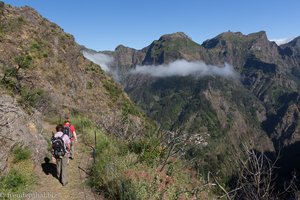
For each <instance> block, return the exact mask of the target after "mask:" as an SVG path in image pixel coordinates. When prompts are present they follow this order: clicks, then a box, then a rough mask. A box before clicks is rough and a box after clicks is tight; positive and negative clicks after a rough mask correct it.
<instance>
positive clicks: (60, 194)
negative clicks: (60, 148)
mask: <svg viewBox="0 0 300 200" xmlns="http://www.w3.org/2000/svg"><path fill="white" fill-rule="evenodd" d="M43 128H44V136H45V137H48V138H51V135H52V131H54V130H55V125H51V124H49V123H47V122H45V123H44V127H43ZM49 155H51V154H50V152H49ZM92 160H93V159H92V152H91V148H89V147H87V146H86V145H84V144H83V142H82V140H81V137H80V136H79V137H78V143H76V146H75V158H74V160H70V161H69V164H68V180H69V181H68V182H69V183H68V184H67V185H66V186H62V185H61V183H60V182H59V181H58V180H57V179H56V177H55V174H56V165H55V162H53V161H51V160H50V161H49V163H46V162H44V163H41V165H37V166H36V167H35V169H34V170H35V174H36V175H37V177H38V181H37V184H36V185H35V186H34V188H33V189H32V191H33V192H32V193H34V194H35V195H41V196H40V198H38V199H43V198H46V199H60V200H64V199H66V200H70V199H72V200H73V199H80V200H84V199H88V200H94V199H95V200H96V199H97V200H98V199H103V198H102V197H101V196H99V195H96V194H95V193H93V192H92V191H91V189H90V188H89V187H88V186H87V185H86V183H85V181H86V178H87V174H86V172H87V171H88V167H89V166H90V164H91V162H92ZM43 195H44V196H43Z"/></svg>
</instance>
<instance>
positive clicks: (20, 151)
mask: <svg viewBox="0 0 300 200" xmlns="http://www.w3.org/2000/svg"><path fill="white" fill-rule="evenodd" d="M13 154H14V160H13V161H14V162H15V163H16V162H20V161H22V160H27V159H29V158H30V157H31V151H30V149H28V148H22V147H19V146H18V147H16V148H15V150H14V151H13Z"/></svg>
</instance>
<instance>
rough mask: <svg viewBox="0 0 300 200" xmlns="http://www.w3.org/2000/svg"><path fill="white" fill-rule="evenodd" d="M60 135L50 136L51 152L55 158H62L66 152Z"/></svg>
mask: <svg viewBox="0 0 300 200" xmlns="http://www.w3.org/2000/svg"><path fill="white" fill-rule="evenodd" d="M63 136H64V135H62V136H61V137H52V141H51V143H52V154H53V156H54V157H55V158H62V157H63V156H64V155H65V154H66V153H67V151H66V148H65V144H64V141H63V139H62V137H63Z"/></svg>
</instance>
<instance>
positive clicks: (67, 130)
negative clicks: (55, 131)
mask: <svg viewBox="0 0 300 200" xmlns="http://www.w3.org/2000/svg"><path fill="white" fill-rule="evenodd" d="M70 127H71V124H70V125H68V126H64V131H63V132H64V135H67V136H68V137H69V138H70V139H71V138H72V137H73V134H72V131H71V128H70Z"/></svg>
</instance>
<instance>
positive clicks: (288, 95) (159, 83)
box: [84, 31, 300, 154]
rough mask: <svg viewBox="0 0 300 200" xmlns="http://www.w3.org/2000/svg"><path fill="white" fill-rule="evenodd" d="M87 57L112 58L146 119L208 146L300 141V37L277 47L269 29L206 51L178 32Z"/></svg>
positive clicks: (212, 43)
mask: <svg viewBox="0 0 300 200" xmlns="http://www.w3.org/2000/svg"><path fill="white" fill-rule="evenodd" d="M84 52H85V54H88V55H89V56H92V57H93V58H95V57H97V56H99V55H103V54H104V55H107V56H109V57H111V58H113V61H111V62H109V63H108V66H109V70H110V72H111V73H113V74H114V76H115V77H118V80H119V81H120V83H121V84H122V85H123V86H124V88H125V91H126V92H127V93H128V94H129V95H130V97H131V98H132V99H133V100H134V101H135V102H136V103H137V104H138V105H139V106H140V107H141V108H142V109H143V110H144V111H145V112H146V113H147V114H148V116H150V117H151V118H153V119H154V120H156V121H157V122H158V123H160V124H161V126H162V127H163V128H164V129H169V130H178V129H179V130H180V131H181V133H182V134H185V135H186V138H193V137H194V136H195V135H196V136H199V137H201V138H202V139H203V140H201V141H202V144H203V146H205V145H207V144H208V146H209V144H214V143H215V141H221V142H219V143H218V145H223V146H226V145H228V144H234V145H240V144H241V143H244V142H247V143H251V144H253V146H254V147H255V148H258V149H265V150H266V149H268V150H271V151H273V150H274V149H279V148H282V147H285V146H289V145H292V144H293V143H295V142H296V141H299V139H300V37H297V38H295V39H293V40H292V41H290V42H289V43H286V44H283V45H280V46H278V45H277V44H276V43H275V42H271V41H269V40H268V38H267V36H266V33H265V32H264V31H261V32H257V33H252V34H249V35H243V34H242V33H240V32H225V33H222V34H220V35H218V36H216V37H215V38H212V39H209V40H206V41H205V42H203V44H201V45H200V44H197V43H196V42H194V41H193V40H192V39H191V38H190V37H188V36H187V35H186V34H184V33H182V32H178V33H174V34H167V35H163V36H161V37H160V38H159V39H158V40H155V41H153V42H152V43H151V44H150V45H149V46H147V47H145V48H143V49H141V50H136V49H133V48H129V47H125V46H122V45H120V46H118V47H117V48H116V49H115V51H103V52H93V51H89V52H87V51H84ZM193 145H194V146H195V145H196V140H194V144H190V146H193ZM196 146H198V147H199V145H196ZM200 146H201V145H200ZM222 149H223V148H222ZM272 149H273V150H272ZM214 151H219V150H218V148H217V149H216V148H215V149H214ZM217 154H222V152H217Z"/></svg>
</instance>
